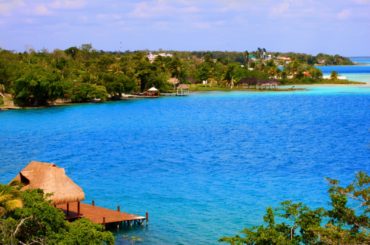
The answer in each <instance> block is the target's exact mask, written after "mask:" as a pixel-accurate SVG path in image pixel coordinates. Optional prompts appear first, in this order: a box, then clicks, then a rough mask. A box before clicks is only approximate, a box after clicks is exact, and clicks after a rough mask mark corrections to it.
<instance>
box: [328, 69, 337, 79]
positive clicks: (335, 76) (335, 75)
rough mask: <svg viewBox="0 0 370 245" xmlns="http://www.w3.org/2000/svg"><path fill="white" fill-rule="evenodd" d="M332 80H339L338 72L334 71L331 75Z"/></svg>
mask: <svg viewBox="0 0 370 245" xmlns="http://www.w3.org/2000/svg"><path fill="white" fill-rule="evenodd" d="M330 79H331V80H337V79H338V73H337V72H336V71H332V72H331V73H330Z"/></svg>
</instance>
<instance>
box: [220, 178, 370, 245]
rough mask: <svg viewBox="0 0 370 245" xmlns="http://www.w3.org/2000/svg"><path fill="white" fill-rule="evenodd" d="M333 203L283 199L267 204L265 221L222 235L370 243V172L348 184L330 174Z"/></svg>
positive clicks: (232, 240) (259, 240) (256, 240)
mask: <svg viewBox="0 0 370 245" xmlns="http://www.w3.org/2000/svg"><path fill="white" fill-rule="evenodd" d="M328 182H329V190H328V194H329V197H330V206H329V207H328V208H323V207H321V208H315V209H312V208H310V207H308V206H307V205H306V204H303V203H294V202H292V201H284V202H282V203H281V205H280V207H278V208H275V209H273V208H271V207H270V208H268V209H267V211H266V214H265V216H264V217H263V221H264V224H263V225H260V226H256V227H252V228H245V229H244V230H243V231H242V232H241V233H242V235H241V236H240V235H236V236H231V237H223V238H221V239H220V241H221V242H225V243H229V244H249V245H258V244H297V245H298V244H370V217H369V212H370V176H369V175H367V174H366V173H364V172H359V173H358V174H357V175H356V178H355V180H354V181H353V182H352V183H351V184H349V185H348V186H344V187H342V186H340V185H339V181H337V180H334V179H330V178H328Z"/></svg>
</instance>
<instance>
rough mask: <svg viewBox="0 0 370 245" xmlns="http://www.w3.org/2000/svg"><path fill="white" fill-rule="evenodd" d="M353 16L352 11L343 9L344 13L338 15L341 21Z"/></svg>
mask: <svg viewBox="0 0 370 245" xmlns="http://www.w3.org/2000/svg"><path fill="white" fill-rule="evenodd" d="M351 15H352V11H351V10H349V9H343V10H342V11H340V12H339V13H337V18H338V19H340V20H345V19H348V18H349V17H351Z"/></svg>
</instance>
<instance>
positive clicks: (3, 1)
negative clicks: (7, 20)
mask: <svg viewBox="0 0 370 245" xmlns="http://www.w3.org/2000/svg"><path fill="white" fill-rule="evenodd" d="M21 6H24V1H23V0H0V15H9V14H11V13H12V12H13V11H14V10H16V9H17V8H19V7H21Z"/></svg>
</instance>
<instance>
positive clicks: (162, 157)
mask: <svg viewBox="0 0 370 245" xmlns="http://www.w3.org/2000/svg"><path fill="white" fill-rule="evenodd" d="M369 108H370V89H369V88H361V87H356V86H354V87H310V90H309V91H304V92H287V93H285V92H284V93H247V92H232V93H218V92H213V93H201V94H193V95H191V96H188V97H182V98H179V97H172V98H169V97H168V98H160V99H152V100H150V99H148V100H133V101H121V102H110V103H104V104H84V105H75V106H65V107H58V108H48V109H36V110H19V111H5V112H0V145H1V147H0V182H2V183H6V182H8V181H10V180H11V179H12V178H13V177H14V176H15V175H16V174H17V172H18V171H19V170H20V169H21V168H22V167H23V166H25V165H26V164H27V163H28V162H29V161H30V160H33V159H34V160H40V161H48V162H54V163H57V164H58V165H60V166H62V167H64V168H66V171H67V173H68V175H70V176H71V177H72V178H73V179H74V180H75V181H76V182H77V183H78V184H79V185H80V186H81V187H82V188H83V189H84V191H85V194H86V201H87V202H90V201H91V200H92V199H94V200H95V202H96V203H97V204H98V205H104V206H107V207H110V208H115V207H116V205H118V204H120V205H121V209H122V210H124V211H127V212H132V213H138V214H144V213H145V211H148V212H149V214H150V224H149V226H148V227H143V228H139V229H133V230H129V231H127V230H126V231H121V232H120V233H118V234H117V243H119V244H129V242H128V241H127V240H126V239H125V236H127V235H129V236H133V235H135V236H139V237H141V238H142V239H143V242H142V243H140V244H217V239H218V238H219V237H221V236H223V235H231V234H236V233H237V232H238V231H240V230H241V229H242V228H243V227H245V226H252V225H257V224H260V223H261V221H262V215H263V213H264V210H265V208H266V207H268V206H270V205H277V204H278V203H279V202H280V201H283V200H285V199H292V200H295V201H304V202H307V203H309V204H310V205H312V206H319V205H326V204H327V203H328V199H327V197H326V187H327V185H326V181H325V177H326V176H330V177H334V178H338V179H340V180H341V181H343V182H344V183H348V182H349V181H350V180H351V179H352V178H353V176H354V173H355V172H356V171H359V170H365V171H367V172H370V148H369V146H370V134H369V129H370V113H369Z"/></svg>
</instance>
